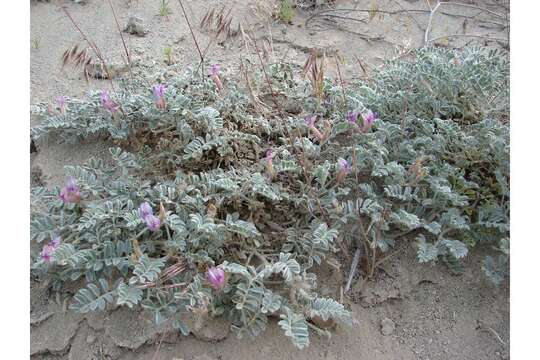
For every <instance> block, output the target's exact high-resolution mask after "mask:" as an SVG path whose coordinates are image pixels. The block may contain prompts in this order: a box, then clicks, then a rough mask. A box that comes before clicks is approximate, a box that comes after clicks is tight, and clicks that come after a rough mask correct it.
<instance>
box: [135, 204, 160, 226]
mask: <svg viewBox="0 0 540 360" xmlns="http://www.w3.org/2000/svg"><path fill="white" fill-rule="evenodd" d="M139 216H140V218H141V219H142V220H143V221H144V222H145V224H146V227H147V228H148V230H150V231H156V230H158V229H159V228H160V226H161V221H160V220H159V218H158V217H157V216H155V215H154V211H153V210H152V207H151V206H150V204H149V203H147V202H146V201H145V202H143V203H142V204H141V205H140V206H139Z"/></svg>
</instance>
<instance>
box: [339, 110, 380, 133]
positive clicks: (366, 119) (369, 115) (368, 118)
mask: <svg viewBox="0 0 540 360" xmlns="http://www.w3.org/2000/svg"><path fill="white" fill-rule="evenodd" d="M359 115H361V116H362V120H363V124H362V125H360V124H358V116H359ZM346 118H347V121H348V122H349V123H351V124H356V125H358V126H359V127H360V130H361V131H362V132H368V131H369V130H370V129H371V127H372V126H373V123H375V121H376V120H377V119H378V118H379V116H378V115H377V114H376V113H373V112H372V111H368V112H366V113H365V114H360V113H359V112H358V111H350V112H348V113H347V116H346Z"/></svg>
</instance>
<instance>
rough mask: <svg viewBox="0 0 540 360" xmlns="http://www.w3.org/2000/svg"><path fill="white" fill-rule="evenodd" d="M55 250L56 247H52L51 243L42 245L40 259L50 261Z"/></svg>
mask: <svg viewBox="0 0 540 360" xmlns="http://www.w3.org/2000/svg"><path fill="white" fill-rule="evenodd" d="M55 250H56V248H54V247H53V246H52V245H51V244H47V245H44V246H43V250H41V253H40V254H39V255H40V257H41V260H43V261H44V262H51V260H52V256H53V254H54V251H55Z"/></svg>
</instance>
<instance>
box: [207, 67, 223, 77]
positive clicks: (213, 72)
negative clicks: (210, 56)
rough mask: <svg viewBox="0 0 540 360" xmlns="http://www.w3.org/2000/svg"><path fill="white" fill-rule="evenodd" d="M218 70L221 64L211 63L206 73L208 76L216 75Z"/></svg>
mask: <svg viewBox="0 0 540 360" xmlns="http://www.w3.org/2000/svg"><path fill="white" fill-rule="evenodd" d="M220 70H221V65H219V64H213V65H211V66H210V68H209V69H208V75H210V76H218V75H219V72H220Z"/></svg>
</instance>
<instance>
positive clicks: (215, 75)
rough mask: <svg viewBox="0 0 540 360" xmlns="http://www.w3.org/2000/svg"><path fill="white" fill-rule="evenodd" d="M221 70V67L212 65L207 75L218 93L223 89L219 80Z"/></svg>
mask: <svg viewBox="0 0 540 360" xmlns="http://www.w3.org/2000/svg"><path fill="white" fill-rule="evenodd" d="M220 70H221V65H219V64H213V65H212V66H210V68H209V69H208V75H209V76H210V77H211V78H212V80H214V84H216V89H217V91H218V92H220V91H221V89H222V88H223V84H222V83H221V79H220V78H219V72H220Z"/></svg>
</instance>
